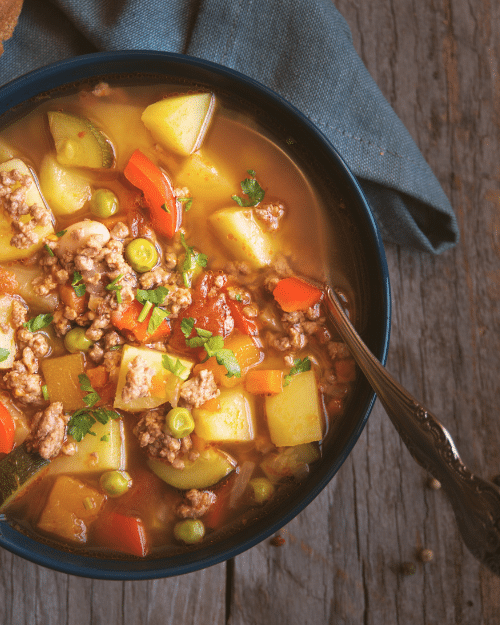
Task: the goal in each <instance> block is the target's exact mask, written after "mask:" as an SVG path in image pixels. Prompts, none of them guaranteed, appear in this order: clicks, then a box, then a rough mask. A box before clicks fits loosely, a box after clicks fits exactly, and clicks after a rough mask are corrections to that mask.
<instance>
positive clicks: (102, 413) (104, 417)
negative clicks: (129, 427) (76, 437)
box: [92, 407, 120, 425]
mask: <svg viewBox="0 0 500 625" xmlns="http://www.w3.org/2000/svg"><path fill="white" fill-rule="evenodd" d="M92 415H93V417H94V418H95V420H96V421H99V423H102V424H103V425H106V423H107V422H108V421H109V420H110V419H119V418H120V415H119V414H118V413H117V412H115V411H114V410H109V409H108V408H103V407H100V408H96V409H95V410H93V411H92Z"/></svg>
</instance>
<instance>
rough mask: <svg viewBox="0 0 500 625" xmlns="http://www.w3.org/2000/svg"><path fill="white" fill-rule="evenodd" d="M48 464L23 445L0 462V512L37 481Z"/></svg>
mask: <svg viewBox="0 0 500 625" xmlns="http://www.w3.org/2000/svg"><path fill="white" fill-rule="evenodd" d="M49 464H50V460H45V458H42V457H41V456H40V455H39V454H37V453H35V452H29V451H27V449H26V447H25V445H24V444H23V445H19V447H15V448H14V449H13V450H12V451H11V452H10V454H9V455H8V456H5V458H4V459H3V460H0V512H2V511H3V510H4V509H5V508H6V507H7V506H8V505H9V504H10V503H11V502H12V501H13V500H14V499H16V497H18V496H19V495H21V494H22V492H23V491H24V490H25V489H26V488H28V486H29V485H30V484H32V483H33V482H34V481H36V480H37V479H39V478H40V477H41V476H42V475H43V473H45V469H47V468H48V466H49Z"/></svg>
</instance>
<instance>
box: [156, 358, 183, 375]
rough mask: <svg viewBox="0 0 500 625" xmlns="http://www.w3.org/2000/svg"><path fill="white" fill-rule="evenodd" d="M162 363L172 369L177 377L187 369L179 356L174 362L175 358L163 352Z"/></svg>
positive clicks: (164, 366) (168, 369) (166, 367)
mask: <svg viewBox="0 0 500 625" xmlns="http://www.w3.org/2000/svg"><path fill="white" fill-rule="evenodd" d="M162 364H163V368H164V369H166V370H167V371H170V372H171V373H173V374H174V375H176V376H177V377H180V376H181V375H182V374H183V373H184V371H185V370H186V367H185V366H184V365H183V364H182V363H181V361H180V359H179V358H177V360H176V361H175V362H174V361H173V359H172V358H170V356H168V355H167V354H163V356H162Z"/></svg>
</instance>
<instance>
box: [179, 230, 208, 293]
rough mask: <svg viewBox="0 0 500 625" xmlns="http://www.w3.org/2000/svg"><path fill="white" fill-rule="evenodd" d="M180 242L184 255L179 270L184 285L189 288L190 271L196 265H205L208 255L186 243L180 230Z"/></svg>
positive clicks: (191, 271)
mask: <svg viewBox="0 0 500 625" xmlns="http://www.w3.org/2000/svg"><path fill="white" fill-rule="evenodd" d="M181 243H182V246H183V247H184V249H185V251H186V253H185V255H184V260H183V261H182V266H181V272H182V279H183V281H184V286H185V287H186V288H189V287H190V286H191V280H192V277H193V276H192V273H193V272H194V270H195V269H196V267H206V266H207V263H208V256H207V255H206V254H200V252H197V251H195V249H194V248H193V247H191V246H190V245H188V244H187V243H186V239H185V238H184V234H183V233H182V232H181Z"/></svg>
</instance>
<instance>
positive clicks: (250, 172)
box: [247, 169, 255, 178]
mask: <svg viewBox="0 0 500 625" xmlns="http://www.w3.org/2000/svg"><path fill="white" fill-rule="evenodd" d="M247 174H250V175H251V176H252V177H254V178H255V169H247Z"/></svg>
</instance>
